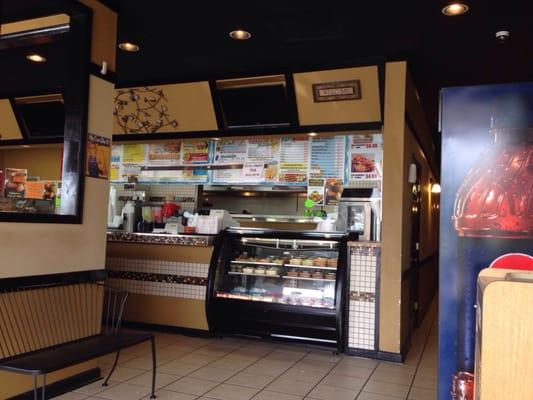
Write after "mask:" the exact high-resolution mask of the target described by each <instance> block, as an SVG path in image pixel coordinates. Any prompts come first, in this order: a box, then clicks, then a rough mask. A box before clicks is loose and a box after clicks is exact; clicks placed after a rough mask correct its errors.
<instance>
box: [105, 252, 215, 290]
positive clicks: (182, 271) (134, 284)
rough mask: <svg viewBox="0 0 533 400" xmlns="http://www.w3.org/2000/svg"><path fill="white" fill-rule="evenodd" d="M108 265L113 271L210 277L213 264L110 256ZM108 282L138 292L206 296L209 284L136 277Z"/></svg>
mask: <svg viewBox="0 0 533 400" xmlns="http://www.w3.org/2000/svg"><path fill="white" fill-rule="evenodd" d="M106 269H109V270H113V271H129V272H143V273H153V274H168V275H179V276H192V277H199V278H207V275H208V272H209V264H200V263H187V262H179V261H161V260H142V259H133V258H121V257H108V258H107V259H106ZM107 283H108V284H109V285H111V286H113V287H116V288H117V289H121V290H124V291H127V292H129V293H136V294H149V295H153V296H169V297H180V298H185V299H197V300H203V299H205V295H206V287H205V286H200V285H188V284H182V283H166V282H151V281H142V280H133V279H108V280H107Z"/></svg>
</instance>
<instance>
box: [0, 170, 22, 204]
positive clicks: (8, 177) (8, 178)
mask: <svg viewBox="0 0 533 400" xmlns="http://www.w3.org/2000/svg"><path fill="white" fill-rule="evenodd" d="M27 178H28V170H26V169H21V168H6V170H5V182H4V196H5V197H8V198H24V196H25V191H26V181H27Z"/></svg>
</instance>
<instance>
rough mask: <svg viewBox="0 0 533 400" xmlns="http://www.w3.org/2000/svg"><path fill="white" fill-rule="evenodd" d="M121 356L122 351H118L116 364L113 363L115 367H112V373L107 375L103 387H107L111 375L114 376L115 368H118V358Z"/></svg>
mask: <svg viewBox="0 0 533 400" xmlns="http://www.w3.org/2000/svg"><path fill="white" fill-rule="evenodd" d="M119 356H120V350H119V351H117V355H116V357H115V362H114V363H113V366H112V367H111V371H109V374H108V375H107V378H105V381H104V383H102V386H107V382H109V378H111V375H113V372H115V368H116V367H117V363H118V357H119Z"/></svg>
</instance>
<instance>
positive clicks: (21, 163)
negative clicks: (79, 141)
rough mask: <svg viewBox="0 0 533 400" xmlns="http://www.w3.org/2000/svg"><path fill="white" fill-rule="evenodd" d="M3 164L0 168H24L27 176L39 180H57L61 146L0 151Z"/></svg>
mask: <svg viewBox="0 0 533 400" xmlns="http://www.w3.org/2000/svg"><path fill="white" fill-rule="evenodd" d="M0 152H1V153H2V154H3V162H2V161H1V160H0V168H1V169H5V168H24V169H27V170H28V176H29V177H30V176H38V177H40V179H41V180H59V179H60V176H61V157H62V145H59V144H58V145H54V146H51V145H50V146H45V147H39V146H36V147H32V148H29V149H24V148H22V149H21V148H17V149H14V148H13V149H0Z"/></svg>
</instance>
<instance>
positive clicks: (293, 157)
mask: <svg viewBox="0 0 533 400" xmlns="http://www.w3.org/2000/svg"><path fill="white" fill-rule="evenodd" d="M308 162H309V138H308V137H307V136H288V137H284V138H282V139H281V149H280V157H279V178H278V181H279V182H280V183H284V184H305V183H306V182H307V166H308V165H307V164H308Z"/></svg>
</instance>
